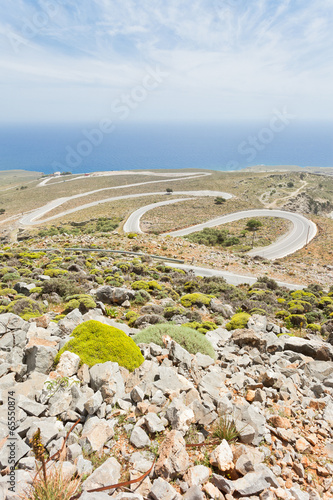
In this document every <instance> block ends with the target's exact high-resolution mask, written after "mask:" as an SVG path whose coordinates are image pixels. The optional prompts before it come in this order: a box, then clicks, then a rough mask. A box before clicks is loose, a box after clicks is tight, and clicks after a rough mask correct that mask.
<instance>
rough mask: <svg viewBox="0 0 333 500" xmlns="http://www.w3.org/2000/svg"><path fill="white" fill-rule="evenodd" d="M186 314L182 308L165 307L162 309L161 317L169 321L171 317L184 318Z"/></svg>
mask: <svg viewBox="0 0 333 500" xmlns="http://www.w3.org/2000/svg"><path fill="white" fill-rule="evenodd" d="M185 314H186V310H185V309H183V308H182V307H173V306H171V307H166V308H165V309H164V312H163V315H164V317H165V318H166V319H170V318H172V317H173V316H176V315H177V316H184V315H185Z"/></svg>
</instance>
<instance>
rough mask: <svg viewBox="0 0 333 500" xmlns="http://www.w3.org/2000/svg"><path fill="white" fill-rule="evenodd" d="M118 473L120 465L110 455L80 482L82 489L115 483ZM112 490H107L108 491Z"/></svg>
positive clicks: (118, 477) (117, 479)
mask: <svg viewBox="0 0 333 500" xmlns="http://www.w3.org/2000/svg"><path fill="white" fill-rule="evenodd" d="M120 473H121V465H120V464H119V462H118V461H117V460H116V459H115V458H114V457H110V458H108V459H107V460H106V462H104V464H103V465H101V466H100V467H98V468H97V469H96V470H95V471H94V472H93V473H92V474H91V475H90V476H89V477H88V478H87V479H86V480H85V481H84V482H83V483H82V489H83V490H84V491H86V490H93V489H97V488H102V487H103V486H107V485H109V484H116V483H118V482H119V479H120ZM113 491H114V490H108V493H112V492H113Z"/></svg>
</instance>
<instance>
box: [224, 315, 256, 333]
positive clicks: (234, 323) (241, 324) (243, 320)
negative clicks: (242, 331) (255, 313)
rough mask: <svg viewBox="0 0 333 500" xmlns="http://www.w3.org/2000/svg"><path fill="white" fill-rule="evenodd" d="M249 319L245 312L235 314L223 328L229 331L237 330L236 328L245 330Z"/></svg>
mask: <svg viewBox="0 0 333 500" xmlns="http://www.w3.org/2000/svg"><path fill="white" fill-rule="evenodd" d="M250 317H251V315H250V314H248V313H246V312H241V313H236V314H234V315H233V317H232V318H231V320H230V321H229V323H227V324H226V326H225V327H226V329H227V330H229V331H230V330H237V329H238V328H245V327H246V325H247V322H248V321H249V319H250Z"/></svg>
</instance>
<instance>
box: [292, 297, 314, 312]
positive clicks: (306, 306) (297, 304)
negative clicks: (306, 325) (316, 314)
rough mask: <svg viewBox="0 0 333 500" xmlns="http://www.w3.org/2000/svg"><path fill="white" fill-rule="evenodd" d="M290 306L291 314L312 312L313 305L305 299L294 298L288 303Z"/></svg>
mask: <svg viewBox="0 0 333 500" xmlns="http://www.w3.org/2000/svg"><path fill="white" fill-rule="evenodd" d="M288 307H289V310H290V312H291V314H302V313H303V312H310V311H311V309H312V307H313V306H312V304H310V302H306V301H305V300H292V301H291V302H289V303H288Z"/></svg>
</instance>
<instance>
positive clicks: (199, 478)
mask: <svg viewBox="0 0 333 500" xmlns="http://www.w3.org/2000/svg"><path fill="white" fill-rule="evenodd" d="M210 474H211V470H210V469H209V467H205V466H204V465H195V466H194V467H190V468H189V469H188V471H187V472H186V474H185V476H184V481H186V482H187V484H188V485H189V487H191V486H195V485H200V484H204V483H206V482H207V481H208V479H209V476H210Z"/></svg>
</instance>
